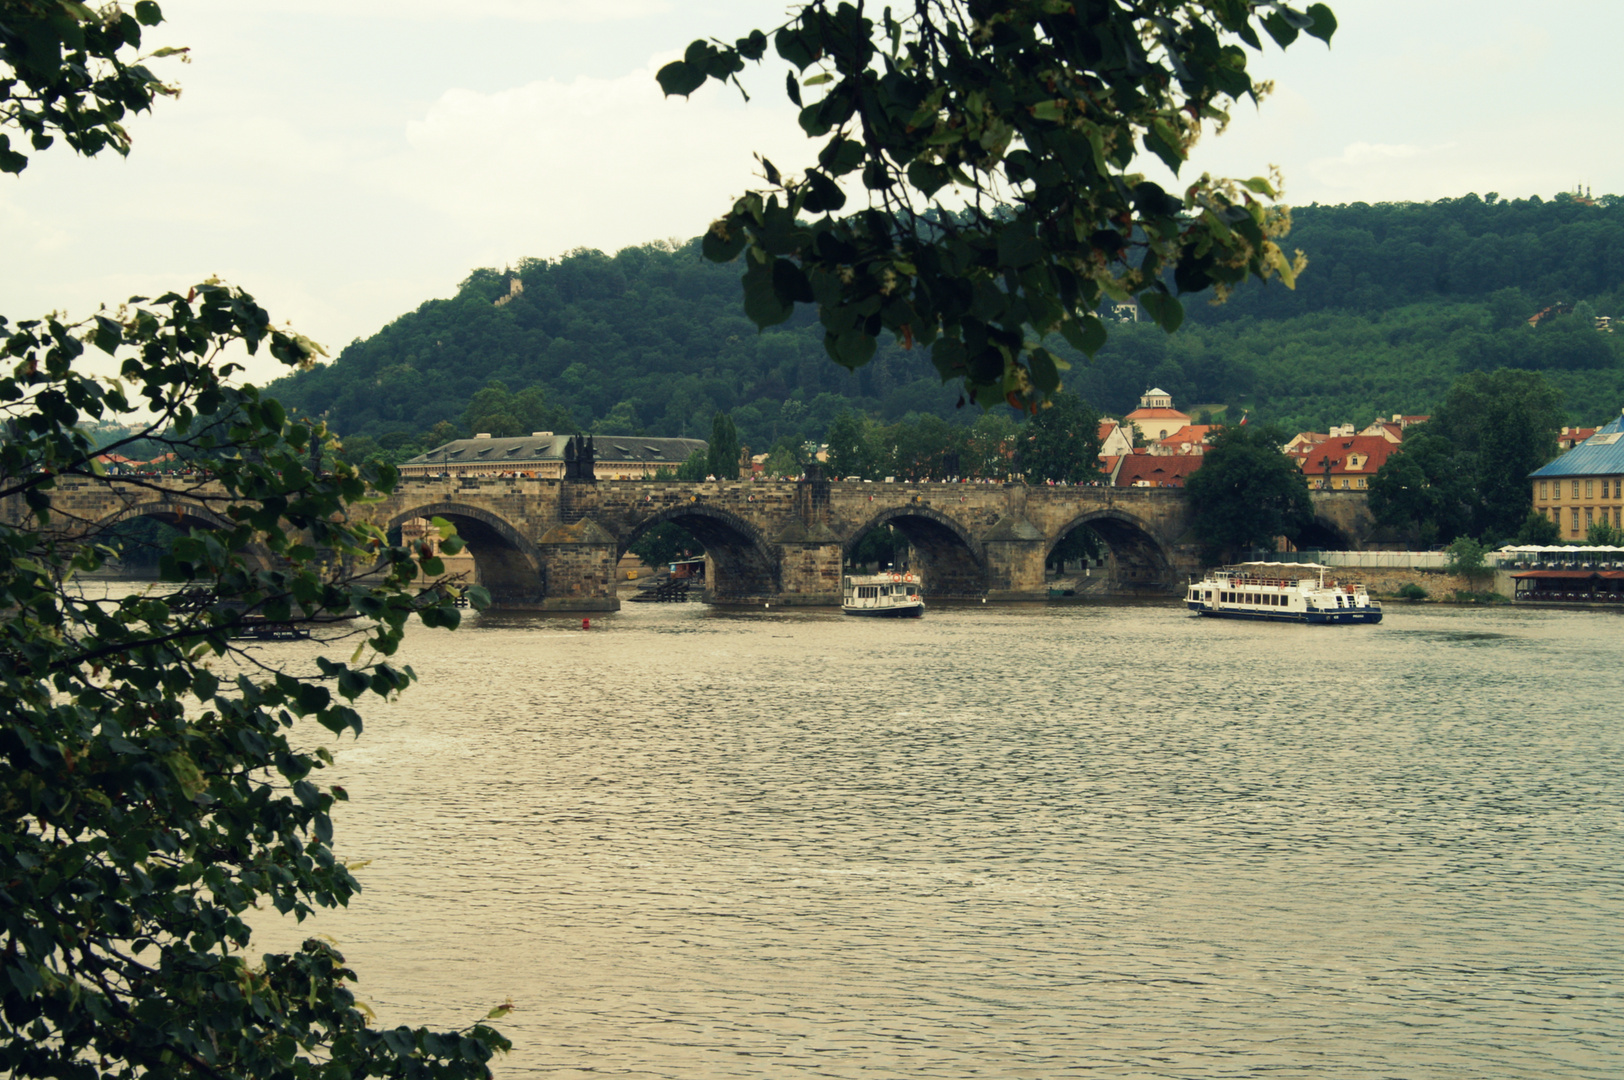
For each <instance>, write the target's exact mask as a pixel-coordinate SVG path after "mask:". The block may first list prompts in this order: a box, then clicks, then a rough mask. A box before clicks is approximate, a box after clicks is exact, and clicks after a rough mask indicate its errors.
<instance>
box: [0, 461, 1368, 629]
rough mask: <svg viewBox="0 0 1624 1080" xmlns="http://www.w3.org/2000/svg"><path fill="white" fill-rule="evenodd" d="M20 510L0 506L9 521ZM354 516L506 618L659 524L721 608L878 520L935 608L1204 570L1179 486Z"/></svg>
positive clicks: (139, 490)
mask: <svg viewBox="0 0 1624 1080" xmlns="http://www.w3.org/2000/svg"><path fill="white" fill-rule="evenodd" d="M207 490H208V488H207V486H205V487H203V488H198V487H197V486H196V485H193V486H192V487H190V488H188V487H186V486H185V485H184V483H183V482H181V481H176V482H175V484H174V487H173V489H171V490H166V491H154V490H153V489H152V487H151V485H149V484H129V483H123V482H120V481H117V480H110V481H107V482H94V481H79V480H65V481H63V482H62V483H61V486H60V487H59V488H58V490H56V491H55V492H53V493H52V501H53V506H54V507H55V508H57V509H59V510H61V511H64V512H65V516H66V517H67V518H68V519H73V520H78V521H83V522H110V521H113V520H118V519H122V518H127V517H132V516H138V515H158V516H160V517H163V518H165V519H169V520H171V521H172V523H176V524H179V525H181V526H188V525H190V526H197V527H203V528H208V527H213V526H215V525H217V524H218V518H216V517H215V515H214V514H212V513H210V512H209V511H208V510H207V509H205V508H204V507H203V506H202V505H201V504H200V503H199V502H198V500H197V494H196V493H198V492H204V491H207ZM1312 498H1313V501H1314V508H1315V515H1316V516H1315V525H1314V528H1313V530H1312V533H1313V534H1312V535H1310V536H1308V537H1306V538H1305V540H1304V546H1314V547H1326V548H1337V549H1356V548H1358V547H1360V546H1362V543H1363V541H1364V539H1365V537H1367V536H1368V535H1369V532H1370V530H1371V528H1372V521H1371V518H1370V513H1369V510H1368V508H1367V506H1366V502H1365V497H1364V495H1363V494H1362V493H1358V492H1335V491H1324V492H1319V491H1317V492H1313V493H1312ZM21 509H22V508H21V507H20V505H19V506H6V507H3V508H0V516H3V517H4V518H5V519H6V520H14V519H15V517H16V515H18V514H19V513H20V512H21ZM354 512H355V513H357V514H359V515H361V516H363V517H365V518H366V519H368V520H370V521H372V522H374V523H376V524H378V525H380V526H382V527H384V528H386V529H397V528H399V527H400V525H401V524H402V523H404V522H406V521H409V520H411V519H413V518H418V517H426V518H427V517H441V518H445V519H447V520H449V521H451V522H452V523H453V524H455V525H456V527H457V531H458V533H459V534H460V535H461V536H462V538H463V539H464V540H466V541H467V543H468V548H469V551H470V552H471V553H472V554H473V556H474V560H475V564H476V566H477V568H478V576H479V579H480V583H481V584H483V585H484V586H485V587H486V588H488V589H489V590H490V592H491V596H492V599H493V600H494V601H495V603H496V604H497V605H498V606H500V607H511V608H535V609H543V610H558V611H606V610H614V609H615V608H617V607H619V601H618V599H616V588H617V582H616V575H615V567H616V563H617V562H618V560H619V558H620V556H621V555H623V554H625V552H626V549H627V548H628V547H630V546H631V545H632V544H633V543H635V542H636V541H637V539H638V538H639V537H640V536H642V535H643V534H644V533H646V532H647V531H648V530H649V529H651V528H653V527H655V526H656V525H659V524H660V523H662V522H667V521H670V522H675V523H676V524H677V525H680V526H682V527H683V528H684V529H686V530H688V532H690V533H692V534H693V535H694V537H695V538H697V539H698V540H699V541H700V542H701V543H703V544H704V545H705V550H706V553H707V555H708V556H709V559H710V564H711V573H710V577H709V580H708V582H707V589H706V595H705V598H706V600H708V601H710V602H713V603H719V604H740V605H759V604H763V603H772V604H781V605H828V604H838V603H839V602H840V576H841V567H842V566H843V564H844V558H845V556H846V554H847V553H848V552H849V551H850V550H851V549H852V547H853V545H855V544H856V543H857V541H858V540H859V539H860V538H861V537H862V536H863V534H865V533H866V532H868V531H869V530H870V529H872V528H874V527H875V526H878V525H890V526H892V527H893V528H895V529H896V530H897V532H899V533H900V534H901V535H902V536H903V537H904V538H905V539H907V541H908V542H909V543H910V544H911V545H912V546H913V549H914V556H915V565H914V569H915V570H916V571H918V572H919V573H920V574H921V576H922V577H923V578H924V581H925V587H926V591H927V594H928V595H929V596H930V597H931V598H932V599H936V600H975V599H980V598H987V599H997V600H1041V599H1044V598H1045V596H1046V595H1047V590H1046V587H1045V584H1044V563H1045V560H1046V558H1047V556H1048V554H1049V552H1050V551H1051V550H1052V549H1053V548H1054V546H1055V545H1056V544H1057V543H1059V542H1060V541H1061V540H1062V539H1064V538H1065V537H1066V536H1067V535H1068V534H1069V533H1071V532H1072V530H1074V529H1078V528H1084V527H1086V528H1089V529H1091V530H1093V531H1094V532H1095V533H1096V534H1097V535H1098V536H1099V537H1100V538H1101V540H1103V541H1104V543H1105V545H1106V546H1107V548H1108V549H1109V552H1110V557H1109V559H1108V560H1107V568H1106V577H1107V580H1108V583H1109V585H1108V587H1109V589H1110V591H1113V592H1117V593H1130V594H1131V593H1145V592H1148V593H1166V592H1169V591H1176V590H1178V589H1179V588H1181V586H1182V583H1183V582H1184V580H1185V579H1186V576H1187V575H1188V574H1191V573H1195V572H1196V571H1198V570H1199V569H1200V566H1199V561H1198V555H1197V551H1196V548H1195V546H1194V544H1193V543H1192V541H1191V539H1190V537H1189V531H1190V523H1191V520H1190V519H1191V514H1190V510H1189V504H1188V502H1187V500H1186V497H1185V494H1184V492H1183V490H1182V489H1178V488H1112V487H1048V486H1039V487H1027V486H1026V485H1025V484H1021V483H1011V484H947V483H928V482H927V483H888V484H876V483H857V482H852V481H826V480H801V481H772V482H739V483H724V482H707V483H697V484H696V483H678V482H671V481H653V480H588V481H571V480H541V479H535V478H529V477H515V478H497V477H477V478H476V477H461V478H441V479H425V478H413V479H407V480H402V481H401V483H400V486H399V487H398V488H397V489H396V490H395V492H394V493H393V494H392V495H389V496H388V497H386V498H383V499H380V500H379V501H377V502H373V503H368V504H365V505H362V506H358V507H356V508H355V511H354Z"/></svg>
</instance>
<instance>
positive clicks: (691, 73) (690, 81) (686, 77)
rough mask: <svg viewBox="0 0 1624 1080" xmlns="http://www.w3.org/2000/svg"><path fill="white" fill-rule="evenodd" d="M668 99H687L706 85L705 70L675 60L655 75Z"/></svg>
mask: <svg viewBox="0 0 1624 1080" xmlns="http://www.w3.org/2000/svg"><path fill="white" fill-rule="evenodd" d="M654 78H655V80H656V81H657V82H659V84H660V89H661V90H662V91H663V92H664V93H665V96H666V97H676V96H681V97H687V96H688V95H689V94H692V93H693V92H694V91H695V90H698V89H699V88H700V87H701V86H704V85H705V78H706V75H705V70H704V68H698V67H694V66H693V65H692V64H689V63H687V62H686V61H683V60H673V61H671V62H670V63H669V64H667V65H665V67H663V68H661V69H660V70H659V71H657V72H655V73H654Z"/></svg>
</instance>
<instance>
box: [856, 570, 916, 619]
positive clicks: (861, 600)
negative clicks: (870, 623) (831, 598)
mask: <svg viewBox="0 0 1624 1080" xmlns="http://www.w3.org/2000/svg"><path fill="white" fill-rule="evenodd" d="M840 610H841V611H844V612H845V613H846V614H847V615H873V616H877V617H879V618H892V619H917V618H918V617H919V616H921V615H923V614H924V613H925V598H924V596H923V595H921V593H920V588H919V579H918V578H917V577H915V576H914V575H913V574H911V573H885V574H855V575H854V574H848V575H847V576H846V580H845V591H844V594H843V595H842V597H841V600H840Z"/></svg>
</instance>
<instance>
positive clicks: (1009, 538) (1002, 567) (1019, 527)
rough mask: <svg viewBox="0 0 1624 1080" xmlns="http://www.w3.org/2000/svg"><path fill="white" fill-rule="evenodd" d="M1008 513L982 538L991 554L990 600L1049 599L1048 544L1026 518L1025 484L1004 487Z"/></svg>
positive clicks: (983, 543)
mask: <svg viewBox="0 0 1624 1080" xmlns="http://www.w3.org/2000/svg"><path fill="white" fill-rule="evenodd" d="M1004 490H1005V499H1006V506H1007V510H1006V512H1005V514H1004V516H1003V517H1001V518H999V519H998V520H997V521H996V522H994V523H993V526H992V528H991V529H988V530H987V532H986V533H985V534H984V535H983V536H982V537H981V547H982V550H983V551H985V552H986V553H987V586H986V587H987V599H989V600H1042V599H1044V598H1045V597H1047V596H1048V588H1047V586H1045V584H1044V578H1043V557H1044V556H1045V555H1046V554H1048V547H1049V545H1048V543H1047V541H1046V538H1045V537H1044V535H1043V530H1042V529H1040V528H1038V527H1037V526H1036V525H1034V524H1032V523H1031V522H1030V521H1028V520H1027V518H1026V501H1027V494H1028V490H1027V487H1026V485H1025V484H1006V485H1004Z"/></svg>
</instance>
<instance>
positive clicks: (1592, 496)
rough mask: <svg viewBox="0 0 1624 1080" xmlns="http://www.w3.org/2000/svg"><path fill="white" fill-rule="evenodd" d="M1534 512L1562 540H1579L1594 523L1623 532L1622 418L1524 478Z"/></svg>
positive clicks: (1623, 424) (1623, 441)
mask: <svg viewBox="0 0 1624 1080" xmlns="http://www.w3.org/2000/svg"><path fill="white" fill-rule="evenodd" d="M1528 479H1529V481H1530V482H1531V483H1532V484H1533V488H1534V491H1533V494H1534V509H1535V510H1537V511H1539V512H1540V513H1541V514H1544V515H1545V516H1546V517H1548V518H1550V519H1551V520H1552V521H1554V522H1556V526H1557V528H1558V529H1559V530H1561V534H1562V537H1563V538H1564V539H1567V540H1581V539H1583V538H1584V537H1585V535H1586V534H1587V533H1588V532H1589V531H1590V526H1591V525H1593V524H1595V523H1596V522H1606V523H1607V524H1609V525H1612V526H1614V527H1615V528H1624V416H1620V417H1619V418H1618V419H1616V420H1614V421H1613V422H1612V423H1611V424H1608V425H1606V426H1605V427H1601V428H1598V429H1596V433H1595V434H1594V435H1592V436H1590V437H1589V438H1588V439H1586V440H1584V441H1583V442H1581V443H1579V444H1578V445H1576V446H1575V447H1574V448H1573V449H1572V450H1569V451H1568V452H1567V453H1565V454H1563V455H1562V456H1561V457H1559V458H1557V459H1556V460H1555V461H1553V462H1551V463H1550V464H1549V465H1546V466H1544V467H1543V468H1540V469H1535V470H1534V471H1533V472H1532V473H1529V474H1528Z"/></svg>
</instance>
